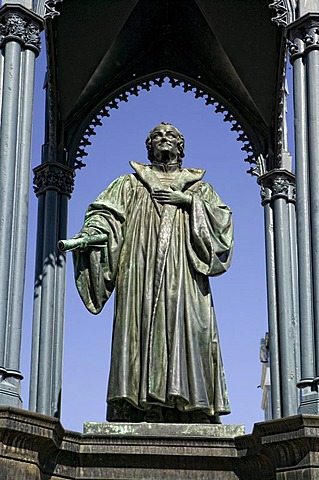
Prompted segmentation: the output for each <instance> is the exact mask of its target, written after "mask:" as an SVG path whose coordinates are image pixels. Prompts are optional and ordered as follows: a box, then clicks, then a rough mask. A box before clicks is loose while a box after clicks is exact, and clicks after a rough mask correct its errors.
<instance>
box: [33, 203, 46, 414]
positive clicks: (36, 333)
mask: <svg viewBox="0 0 319 480" xmlns="http://www.w3.org/2000/svg"><path fill="white" fill-rule="evenodd" d="M44 204H45V197H44V195H40V196H39V198H38V218H37V243H36V258H35V279H34V302H33V323H32V351H31V372H30V392H29V409H30V410H31V411H33V412H35V411H36V409H37V395H38V369H39V351H40V338H41V298H42V278H43V272H42V269H43V228H44V225H43V221H44Z"/></svg>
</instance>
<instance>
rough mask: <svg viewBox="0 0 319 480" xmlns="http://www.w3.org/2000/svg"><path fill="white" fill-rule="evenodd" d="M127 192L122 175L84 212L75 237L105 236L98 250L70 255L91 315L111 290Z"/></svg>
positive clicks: (126, 180)
mask: <svg viewBox="0 0 319 480" xmlns="http://www.w3.org/2000/svg"><path fill="white" fill-rule="evenodd" d="M131 191H132V189H131V182H130V175H123V176H122V177H119V178H118V179H116V180H115V181H114V182H113V183H111V185H110V186H109V187H108V188H107V189H106V190H104V191H103V192H102V193H101V194H100V195H99V196H98V198H97V199H96V200H95V201H94V202H93V203H92V204H91V205H90V206H89V207H88V209H87V212H86V214H85V220H84V224H83V227H82V229H81V231H80V233H79V236H81V235H83V234H88V235H94V234H106V235H107V237H108V241H107V243H106V245H104V246H103V247H102V248H98V247H88V248H87V249H85V250H84V251H80V250H75V251H74V252H73V262H74V274H75V283H76V287H77V289H78V292H79V294H80V297H81V299H82V301H83V303H84V304H85V306H86V308H87V309H88V310H89V311H90V312H91V313H94V314H97V313H100V311H101V310H102V308H103V306H104V304H105V303H106V301H107V300H108V299H109V297H110V296H111V294H112V291H113V290H114V287H115V282H116V274H117V269H118V262H119V256H120V252H121V247H122V244H123V239H124V236H125V232H124V230H125V220H126V216H127V208H128V203H129V200H130V196H131Z"/></svg>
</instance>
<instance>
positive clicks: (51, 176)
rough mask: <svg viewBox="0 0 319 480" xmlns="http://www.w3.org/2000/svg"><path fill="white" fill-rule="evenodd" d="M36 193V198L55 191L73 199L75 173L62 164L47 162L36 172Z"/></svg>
mask: <svg viewBox="0 0 319 480" xmlns="http://www.w3.org/2000/svg"><path fill="white" fill-rule="evenodd" d="M33 172H34V179H33V183H34V192H35V194H36V196H37V197H38V196H39V195H42V194H44V193H45V191H46V190H55V191H57V192H59V193H61V194H62V195H66V196H67V197H69V198H71V195H72V192H73V188H74V177H75V173H74V170H72V169H71V168H69V167H66V166H65V165H62V164H61V163H50V162H46V163H43V164H41V165H39V166H38V167H36V168H35V169H34V170H33Z"/></svg>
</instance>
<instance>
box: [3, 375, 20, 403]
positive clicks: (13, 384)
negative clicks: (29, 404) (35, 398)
mask: <svg viewBox="0 0 319 480" xmlns="http://www.w3.org/2000/svg"><path fill="white" fill-rule="evenodd" d="M22 379H23V376H22V375H21V373H20V372H18V371H17V370H6V369H5V368H3V367H0V405H7V406H9V407H17V408H22V405H23V402H22V398H21V380H22Z"/></svg>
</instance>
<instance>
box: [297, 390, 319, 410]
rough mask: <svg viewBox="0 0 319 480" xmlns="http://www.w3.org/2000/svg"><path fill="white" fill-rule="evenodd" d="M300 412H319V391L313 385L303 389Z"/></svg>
mask: <svg viewBox="0 0 319 480" xmlns="http://www.w3.org/2000/svg"><path fill="white" fill-rule="evenodd" d="M299 413H301V414H302V415H318V414H319V392H318V391H315V390H313V389H312V388H311V387H306V388H302V389H301V401H300V407H299Z"/></svg>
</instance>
